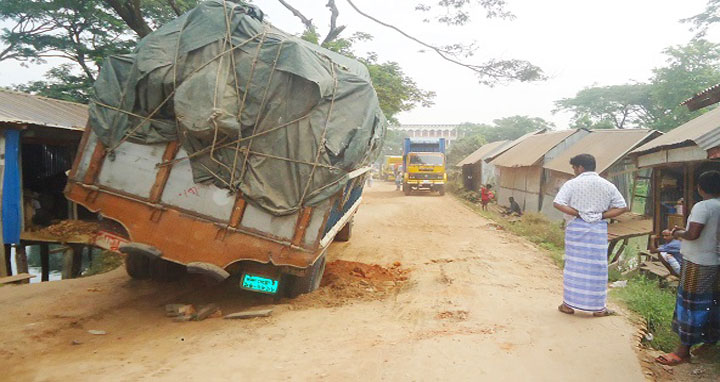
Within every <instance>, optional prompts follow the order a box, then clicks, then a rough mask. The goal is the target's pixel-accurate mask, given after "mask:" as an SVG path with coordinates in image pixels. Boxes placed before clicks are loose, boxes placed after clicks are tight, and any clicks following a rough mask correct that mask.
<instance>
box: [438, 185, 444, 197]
mask: <svg viewBox="0 0 720 382" xmlns="http://www.w3.org/2000/svg"><path fill="white" fill-rule="evenodd" d="M438 192H439V193H440V196H443V195H445V185H444V184H441V185H440V187H438Z"/></svg>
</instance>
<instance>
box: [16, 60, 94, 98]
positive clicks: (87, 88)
mask: <svg viewBox="0 0 720 382" xmlns="http://www.w3.org/2000/svg"><path fill="white" fill-rule="evenodd" d="M45 78H46V79H47V80H45V81H32V82H28V83H26V84H22V85H16V86H14V89H15V90H17V91H21V92H25V93H30V94H38V95H41V96H44V97H49V98H55V99H61V100H65V101H73V102H80V103H88V102H89V101H90V95H91V94H92V93H91V92H92V81H90V80H89V79H88V78H87V77H86V76H83V75H76V74H73V73H72V66H71V65H70V64H63V65H60V66H56V67H54V68H52V69H50V70H49V71H48V72H47V73H45Z"/></svg>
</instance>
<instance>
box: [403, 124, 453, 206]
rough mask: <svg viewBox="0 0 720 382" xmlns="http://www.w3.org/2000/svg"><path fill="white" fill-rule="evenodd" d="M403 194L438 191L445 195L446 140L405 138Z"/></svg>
mask: <svg viewBox="0 0 720 382" xmlns="http://www.w3.org/2000/svg"><path fill="white" fill-rule="evenodd" d="M403 168H404V171H405V174H404V182H403V192H405V195H410V194H411V192H412V191H418V190H423V191H437V192H438V193H440V195H445V184H446V183H447V174H446V173H445V138H435V139H432V138H431V139H428V138H405V142H404V145H403Z"/></svg>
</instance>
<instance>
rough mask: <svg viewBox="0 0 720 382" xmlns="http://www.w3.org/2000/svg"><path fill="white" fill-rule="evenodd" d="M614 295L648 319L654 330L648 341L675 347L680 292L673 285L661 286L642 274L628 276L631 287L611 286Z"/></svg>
mask: <svg viewBox="0 0 720 382" xmlns="http://www.w3.org/2000/svg"><path fill="white" fill-rule="evenodd" d="M611 295H612V296H615V297H617V298H619V299H620V300H621V301H623V302H624V303H625V304H626V305H627V307H628V308H629V309H630V310H632V311H634V312H636V313H637V314H639V315H640V317H642V318H643V319H644V320H645V323H646V324H647V329H648V330H649V331H650V333H652V334H653V339H652V341H649V342H648V341H646V342H647V344H648V345H650V346H651V347H653V348H655V349H658V350H662V351H665V352H670V351H673V349H675V346H677V344H678V336H677V334H675V333H674V332H673V331H672V317H673V312H674V310H675V295H676V292H675V290H674V289H673V288H661V287H660V285H659V284H658V282H657V281H656V280H652V279H648V278H646V277H644V276H638V277H636V278H633V279H631V280H628V284H627V287H625V288H618V289H613V290H611Z"/></svg>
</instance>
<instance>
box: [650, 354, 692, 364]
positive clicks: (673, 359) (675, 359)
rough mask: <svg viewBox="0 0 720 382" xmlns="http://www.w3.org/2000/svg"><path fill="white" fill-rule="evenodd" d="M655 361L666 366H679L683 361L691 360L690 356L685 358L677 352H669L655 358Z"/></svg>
mask: <svg viewBox="0 0 720 382" xmlns="http://www.w3.org/2000/svg"><path fill="white" fill-rule="evenodd" d="M655 362H657V363H659V364H661V365H665V366H677V365H680V364H682V363H686V362H690V356H688V357H685V358H683V357H680V356H679V355H677V354H675V353H668V354H663V355H660V356H658V357H657V358H655Z"/></svg>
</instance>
